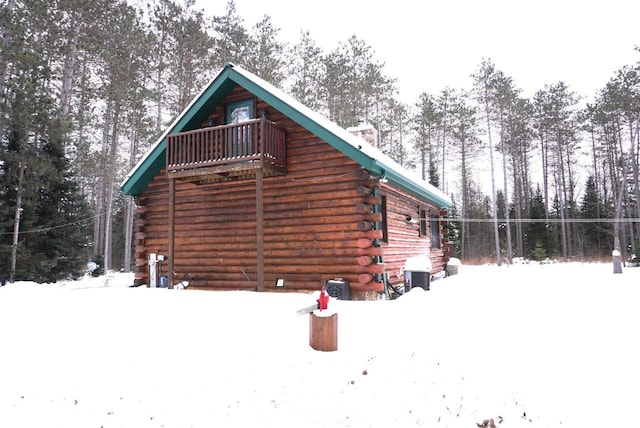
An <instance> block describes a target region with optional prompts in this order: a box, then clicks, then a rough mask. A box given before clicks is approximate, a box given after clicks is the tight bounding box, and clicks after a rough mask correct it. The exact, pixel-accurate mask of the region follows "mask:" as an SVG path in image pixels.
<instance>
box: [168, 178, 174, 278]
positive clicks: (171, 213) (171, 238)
mask: <svg viewBox="0 0 640 428" xmlns="http://www.w3.org/2000/svg"><path fill="white" fill-rule="evenodd" d="M175 213H176V180H174V179H173V178H169V237H168V246H169V249H168V254H167V257H169V275H168V279H169V288H173V267H174V263H173V256H174V237H175Z"/></svg>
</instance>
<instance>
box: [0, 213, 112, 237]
mask: <svg viewBox="0 0 640 428" xmlns="http://www.w3.org/2000/svg"><path fill="white" fill-rule="evenodd" d="M103 215H105V212H102V213H100V214H97V215H94V216H91V217H87V218H83V219H81V220H76V221H73V222H71V223H66V224H59V225H57V226H51V227H43V228H41V229H31V230H24V231H23V230H21V231H19V232H18V235H26V234H29V233H42V232H48V231H50V230H55V229H61V228H63V227H69V226H75V225H77V224H81V223H84V222H87V221H90V220H94V219H95V218H97V217H102V216H103ZM0 235H2V236H5V235H13V232H0Z"/></svg>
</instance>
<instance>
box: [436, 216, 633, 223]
mask: <svg viewBox="0 0 640 428" xmlns="http://www.w3.org/2000/svg"><path fill="white" fill-rule="evenodd" d="M445 220H448V221H451V222H459V223H493V222H495V221H497V222H498V223H554V224H561V223H640V218H638V217H633V218H620V219H616V218H571V219H561V218H554V219H552V218H550V219H545V218H518V219H515V218H510V219H508V220H507V219H506V218H499V219H497V220H495V219H493V218H461V217H447V218H445Z"/></svg>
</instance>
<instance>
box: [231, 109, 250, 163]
mask: <svg viewBox="0 0 640 428" xmlns="http://www.w3.org/2000/svg"><path fill="white" fill-rule="evenodd" d="M251 119H253V99H249V100H242V101H236V102H233V103H229V104H227V107H226V111H225V120H226V122H227V125H229V124H233V123H242V122H246V121H248V120H251ZM250 131H251V129H250V126H249V125H247V126H240V127H237V128H233V129H230V130H229V132H228V133H227V157H236V156H247V155H248V154H250V153H253V150H251V139H252V138H251V132H250Z"/></svg>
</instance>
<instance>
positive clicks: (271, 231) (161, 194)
mask: <svg viewBox="0 0 640 428" xmlns="http://www.w3.org/2000/svg"><path fill="white" fill-rule="evenodd" d="M237 99H242V96H238V94H237V91H234V92H233V93H232V96H230V97H229V98H228V99H227V102H228V101H231V100H237ZM256 105H257V111H261V110H262V109H264V108H268V109H269V113H268V119H269V120H272V121H275V122H277V123H278V125H279V126H281V127H283V128H285V129H286V132H287V175H285V176H282V177H266V178H264V180H263V201H264V275H265V288H266V289H267V290H269V289H275V283H276V279H278V278H283V279H284V284H285V287H284V290H310V291H311V290H318V289H319V288H320V287H321V286H322V284H323V283H324V281H326V280H328V279H333V278H336V277H342V278H344V279H346V280H348V281H350V282H352V283H357V281H358V279H359V275H360V274H362V273H366V272H367V271H370V270H377V269H381V268H382V267H381V266H379V267H371V266H360V265H358V257H360V256H362V255H363V254H362V249H360V248H359V247H358V239H361V238H363V237H364V236H365V235H364V234H363V233H364V232H361V231H359V230H358V227H357V225H358V221H362V220H363V214H362V213H361V212H359V211H358V204H360V203H362V202H363V198H362V197H361V196H358V195H357V193H356V188H357V187H358V186H359V185H361V184H362V181H361V180H359V179H358V176H357V174H356V173H357V171H358V169H359V168H360V167H359V165H358V164H356V163H355V162H353V161H351V160H350V159H348V158H347V157H346V156H345V155H343V154H342V153H340V152H338V151H337V150H335V149H333V148H332V147H331V146H329V145H328V144H326V143H325V142H323V141H321V140H320V139H318V138H317V137H315V136H314V135H312V134H310V133H309V132H307V131H306V130H304V129H303V128H302V127H300V126H299V125H297V124H296V123H295V122H293V121H291V120H290V119H288V118H286V117H285V116H284V115H282V114H281V113H279V112H278V111H276V110H275V109H274V108H273V107H270V106H267V105H265V104H264V103H262V102H261V101H260V100H257V103H256ZM220 114H221V113H220V109H219V108H217V109H216V111H215V112H214V114H213V115H215V116H216V117H219V116H220ZM213 115H212V116H213ZM140 199H141V200H144V201H145V205H146V209H145V240H144V247H145V249H146V251H147V254H148V253H151V252H158V253H161V254H167V250H168V247H167V233H168V232H167V224H168V207H167V203H168V180H167V178H166V172H165V170H162V171H161V172H160V173H159V174H158V176H156V178H155V179H154V180H153V181H152V182H151V183H150V184H149V186H148V187H147V188H146V189H145V191H144V192H143V194H142V195H141V198H140ZM255 203H256V181H255V179H253V180H242V181H237V182H228V183H216V184H210V185H201V186H198V185H196V184H192V183H182V182H179V181H177V182H176V208H175V261H174V269H175V271H176V273H177V275H176V279H177V280H179V279H182V277H183V276H187V275H191V276H193V281H192V287H193V288H204V289H252V290H253V289H255V288H256V285H257V283H256V276H257V267H256V260H257V253H256V236H255V218H256V208H255ZM163 268H164V269H163V273H164V274H166V273H167V272H166V266H163Z"/></svg>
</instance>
